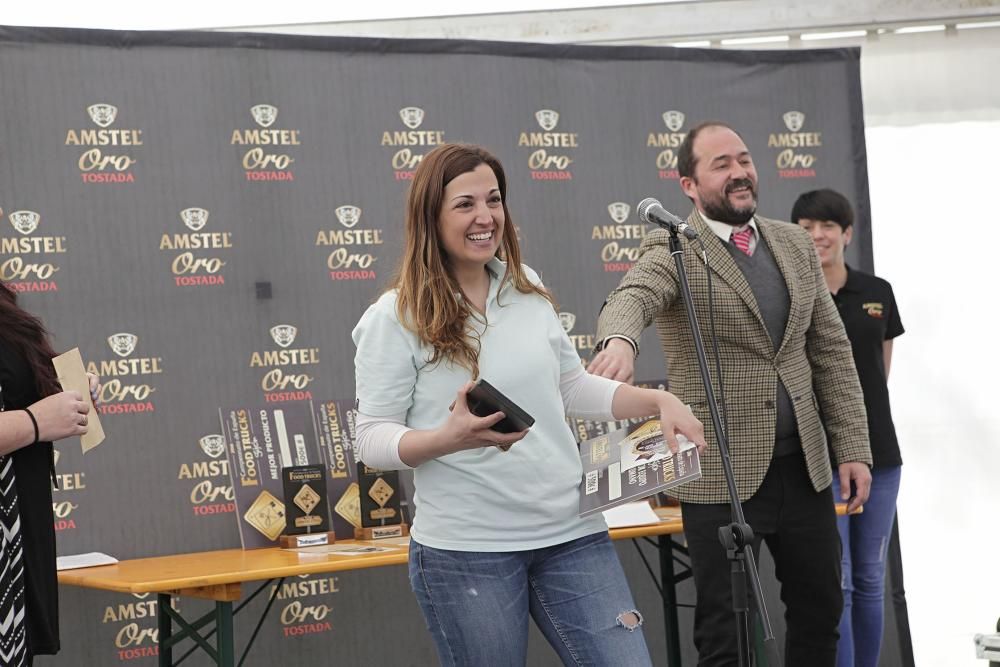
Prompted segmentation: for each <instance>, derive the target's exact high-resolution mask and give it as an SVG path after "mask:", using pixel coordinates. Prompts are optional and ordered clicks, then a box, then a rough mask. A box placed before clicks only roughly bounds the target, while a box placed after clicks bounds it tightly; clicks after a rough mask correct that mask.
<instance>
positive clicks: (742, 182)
mask: <svg viewBox="0 0 1000 667" xmlns="http://www.w3.org/2000/svg"><path fill="white" fill-rule="evenodd" d="M739 188H747V189H748V190H750V192H751V193H753V194H754V195H756V194H757V190H756V188H754V186H753V181H751V180H750V179H749V178H739V179H737V180H735V181H733V182H731V183H730V184H729V185H727V186H726V194H727V195H728V194H730V193H731V192H732V191H733V190H737V189H739Z"/></svg>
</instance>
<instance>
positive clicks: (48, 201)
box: [0, 27, 871, 665]
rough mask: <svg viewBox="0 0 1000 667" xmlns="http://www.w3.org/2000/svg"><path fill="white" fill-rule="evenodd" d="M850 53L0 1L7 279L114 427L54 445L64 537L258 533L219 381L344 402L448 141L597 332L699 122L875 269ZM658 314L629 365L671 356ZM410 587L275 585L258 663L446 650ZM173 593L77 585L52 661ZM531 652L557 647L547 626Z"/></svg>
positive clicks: (124, 647) (398, 575)
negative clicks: (663, 349)
mask: <svg viewBox="0 0 1000 667" xmlns="http://www.w3.org/2000/svg"><path fill="white" fill-rule="evenodd" d="M859 58H860V52H859V51H858V50H856V49H827V50H809V51H769V52H746V51H722V50H699V49H675V48H646V47H591V46H551V45H538V44H512V43H494V42H474V41H446V40H389V39H355V38H320V37H291V36H277V35H262V34H240V33H200V32H150V33H139V32H112V31H80V30H61V29H42V28H38V29H36V28H3V27H0V114H2V116H0V118H2V124H0V209H2V212H3V215H2V217H3V220H2V221H0V225H2V226H0V279H2V280H3V281H4V282H6V283H7V284H8V285H10V286H11V287H12V288H14V289H16V290H17V291H18V292H19V293H20V298H21V300H22V303H23V305H24V306H25V307H26V308H28V309H29V310H30V311H32V312H34V313H36V314H39V315H40V316H42V317H43V319H44V321H45V322H46V324H47V326H48V327H49V328H50V330H51V331H52V332H53V333H54V335H55V342H56V347H57V349H59V350H63V349H67V348H70V347H74V346H78V347H80V349H81V352H82V354H83V357H84V359H85V360H86V361H87V362H88V363H89V364H90V365H91V368H92V369H93V370H95V371H96V372H98V373H100V375H101V376H102V379H103V381H104V390H103V393H102V395H101V398H100V402H99V409H100V411H101V413H102V419H103V422H104V427H105V430H106V432H107V434H108V438H107V440H106V442H105V443H103V444H102V445H101V446H100V447H98V448H96V449H94V450H92V451H90V452H88V453H87V454H86V455H83V454H81V452H80V450H79V448H78V447H76V446H75V445H74V446H71V445H70V443H66V442H64V443H59V444H57V450H58V453H59V460H58V474H59V480H60V490H59V491H57V492H56V493H55V504H54V510H55V517H56V519H55V520H56V527H57V530H58V544H59V546H58V549H59V553H60V554H73V553H80V552H87V551H94V550H97V551H105V552H107V553H110V554H112V555H115V556H117V557H118V558H134V557H141V556H151V555H161V554H169V553H178V552H191V551H201V550H207V549H218V548H227V547H238V546H239V545H240V539H239V534H238V531H237V515H236V512H235V503H234V501H233V498H234V496H233V489H232V484H231V482H230V470H229V466H228V462H227V460H226V456H225V453H224V449H225V447H224V443H223V439H222V435H221V433H222V429H221V426H220V423H219V409H220V407H226V406H234V405H241V406H251V407H253V406H259V407H272V408H273V407H275V406H276V405H278V404H282V403H288V402H308V401H314V402H315V403H316V404H317V405H318V404H321V403H323V402H326V401H337V402H339V403H338V405H343V404H345V403H344V402H347V404H349V402H350V401H352V399H353V393H354V374H353V345H352V343H351V340H350V331H351V329H352V328H353V326H354V324H355V323H356V322H357V320H358V318H359V317H360V315H361V313H362V312H363V310H364V308H365V307H366V306H367V305H368V304H369V303H370V302H372V301H373V300H374V299H375V298H376V297H377V295H378V294H379V293H380V291H381V290H382V289H384V286H385V283H386V280H387V279H388V277H389V275H390V273H391V270H392V268H393V265H394V263H395V260H396V257H397V255H398V252H399V249H400V246H401V239H402V217H403V202H404V197H405V191H406V187H407V185H408V182H409V180H410V179H411V178H412V175H413V170H414V168H415V166H416V164H417V163H418V162H419V160H420V159H421V157H422V156H423V155H424V154H426V153H427V152H428V151H430V150H431V149H433V147H434V146H436V145H438V144H440V143H443V142H447V141H468V142H474V143H479V144H483V145H485V146H487V147H488V148H490V149H491V150H492V151H493V152H495V153H496V154H497V155H498V156H499V157H500V158H501V160H502V161H503V163H504V165H505V167H506V169H507V172H508V179H509V196H508V204H509V207H510V209H511V212H512V218H513V222H514V223H515V224H516V225H517V227H518V230H519V235H520V238H521V243H522V244H523V249H524V257H525V261H526V263H528V264H529V265H531V266H533V267H534V268H535V269H536V270H538V271H539V273H540V274H541V275H542V277H543V279H544V281H545V283H546V285H547V286H548V287H549V288H551V289H552V290H553V291H554V293H555V295H556V297H557V299H558V301H559V303H560V304H561V305H560V308H561V316H562V320H563V324H564V326H565V328H566V329H567V331H568V332H569V335H570V336H571V337H572V339H573V341H574V342H575V343H576V345H577V347H578V348H579V350H580V353H581V355H583V356H587V355H588V354H589V351H590V350H591V348H592V346H593V343H594V340H593V332H594V329H595V325H596V318H597V313H598V310H599V308H600V305H601V303H602V301H603V299H604V297H605V296H606V295H607V293H608V292H609V291H610V290H611V289H612V288H613V287H614V286H615V285H616V284H617V282H618V281H619V279H620V278H621V276H622V275H623V273H624V272H625V271H626V270H627V269H628V268H629V266H630V265H631V263H632V262H633V261H634V260H635V258H636V249H637V247H638V245H639V242H640V241H641V238H642V236H643V234H644V233H645V232H646V231H647V228H646V227H644V226H642V225H640V223H639V222H638V220H637V218H636V216H635V213H634V208H635V204H636V202H638V201H639V200H641V199H642V198H644V197H647V196H654V197H657V198H659V199H660V200H661V201H663V203H664V205H665V206H666V208H668V209H670V210H672V211H674V212H675V213H677V214H679V215H682V216H683V215H686V214H687V212H688V211H689V209H690V202H688V201H687V200H686V198H685V197H684V196H683V195H682V193H681V191H680V187H679V185H678V184H677V178H678V177H677V171H676V153H677V149H678V147H679V145H680V142H681V140H682V139H683V137H684V134H685V132H686V131H687V129H688V128H689V127H691V126H693V125H694V124H696V123H698V122H699V121H701V120H706V119H718V120H722V121H726V122H728V123H731V124H732V125H734V126H735V127H736V128H737V129H738V130H739V131H740V132H741V134H742V135H743V137H744V138H745V140H746V142H747V144H748V146H749V147H750V149H751V151H752V153H753V156H754V159H755V161H756V163H757V167H758V171H759V177H760V209H759V210H760V212H761V214H763V215H765V216H768V217H773V218H780V219H787V217H788V214H789V211H790V209H791V205H792V202H793V201H794V199H795V197H796V196H798V194H800V193H801V192H803V191H805V190H809V189H813V188H817V187H833V188H835V189H837V190H840V191H841V192H844V193H845V194H846V195H847V196H848V197H849V198H850V199H851V200H852V201H853V202H854V203H855V205H856V209H857V218H858V220H857V225H856V230H855V236H854V239H855V242H854V244H853V245H852V246H851V248H850V257H849V261H852V262H853V263H854V264H856V265H858V266H861V267H862V268H870V267H871V234H870V220H869V206H868V186H867V170H866V165H865V143H864V127H863V120H862V103H861V93H860V78H859ZM647 338H648V340H644V344H643V349H644V353H643V355H642V356H641V358H640V364H639V366H638V373H637V375H638V377H639V378H640V379H651V378H662V377H664V376H665V373H666V371H665V369H664V368H663V361H662V358H661V355H660V354H659V352H658V348H659V346H658V344H657V342H656V341H655V338H654V337H653V335H652V334H651V333H650V334H648V336H647ZM347 412H349V411H347ZM343 421H344V422H350V423H353V419H352V416H351V415H349V414H347V415H344V416H343ZM344 437H345V438H347V441H348V442H349V441H350V434H349V433H348V432H347V429H345V435H344ZM334 501H336V499H333V501H332V502H334ZM626 566H627V567H628V568H630V569H631V568H632V565H630V564H629V563H626ZM636 574H637V575H638V574H639V573H636ZM633 581H634V583H633V587H634V588H638V587H640V585H639V584H638V583H637V580H636V579H633ZM408 589H409V586H408V582H407V580H406V573H405V571H404V569H403V568H384V569H383V570H380V571H373V572H358V573H351V574H344V575H340V576H334V577H331V576H326V577H322V576H317V577H306V578H300V579H296V580H295V581H294V582H291V583H286V584H285V585H284V587H283V589H282V590H281V591H280V598H281V599H280V600H279V602H278V604H276V609H275V610H274V611H273V612H272V615H271V617H270V619H269V621H268V622H267V624H266V625H265V627H264V630H263V632H262V636H261V637H260V638H259V639H258V645H257V646H256V647H255V653H254V656H253V658H252V659H251V663H252V664H272V663H276V662H278V661H281V660H283V661H286V662H291V663H294V664H315V663H320V662H324V661H326V660H329V659H330V657H331V647H333V651H334V652H333V654H332V655H333V658H334V660H336V662H338V663H340V664H368V663H379V664H392V665H402V664H414V665H421V664H430V663H433V661H434V654H433V649H432V647H431V644H430V641H429V639H428V638H427V637H426V632H425V630H424V628H423V622H422V619H421V618H420V616H419V613H418V611H417V609H416V605H415V604H414V603H413V601H412V599H411V597H412V596H411V593H410V592H409V590H408ZM639 597H640V599H646V598H643V597H642V595H639ZM155 604H156V602H155V596H148V597H145V598H142V599H139V598H136V597H134V596H127V595H115V594H101V593H98V592H96V591H80V590H77V589H66V588H64V589H62V612H61V617H62V627H63V632H62V634H63V646H64V650H63V653H62V654H61V655H60V656H59V657H58V658H56V659H54V660H52V661H51V662H48V661H46V662H44V664H67V665H68V664H87V665H98V664H117V663H118V662H121V661H126V662H135V663H137V664H150V663H152V661H153V660H154V658H153V657H151V656H153V655H155V653H156V643H155V637H156V624H155V619H154V617H153V615H152V614H153V611H154V609H155ZM177 604H180V605H187V606H191V607H197V606H198V605H199V603H198V602H192V601H190V600H186V599H185V600H179V601H178V602H177ZM204 604H207V603H204ZM648 606H649V607H653V609H651V610H649V617H648V619H647V628H652V627H656V620H655V619H656V616H655V613H656V609H655V606H656V605H655V604H653V603H650V604H649V605H648ZM246 625H249V624H247V623H244V624H238V636H242V637H244V638H245V637H246V635H247V633H248V632H249V628H247V627H245V626H246ZM387 634H394V635H397V636H401V637H405V638H406V640H405V641H398V642H387V641H384V637H385V636H386V635H387ZM657 635H658V633H656V632H651V631H648V630H647V636H648V637H649V639H650V645H651V647H652V649H653V651H654V654H657V653H659V657H658V661H660V662H662V651H663V649H662V646H663V644H662V638H661V637H659V636H657ZM532 656H533V657H532V662H533V664H536V663H537V662H538V661H540V662H544V661H552V660H554V657H553V656H552V655H551V654H550V653H548V652H547V651H546V650H544V649H543V650H541V651H539V650H538V642H537V641H535V643H534V644H533V648H532ZM536 656H537V657H536ZM195 662H196V664H200V663H197V661H195Z"/></svg>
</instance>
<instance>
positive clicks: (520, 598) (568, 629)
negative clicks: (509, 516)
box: [410, 532, 652, 667]
mask: <svg viewBox="0 0 1000 667" xmlns="http://www.w3.org/2000/svg"><path fill="white" fill-rule="evenodd" d="M410 585H411V586H412V587H413V592H414V593H415V594H416V596H417V602H418V603H419V604H420V608H421V610H422V611H423V613H424V619H425V620H426V621H427V628H428V629H429V630H430V632H431V635H432V636H433V638H434V643H435V646H436V647H437V652H438V657H439V659H440V660H441V664H442V665H443V666H446V667H453V666H456V667H457V666H466V665H490V667H507V666H510V667H522V666H523V665H524V664H525V662H526V660H527V654H528V615H529V614H530V615H531V618H533V619H534V620H535V624H536V625H537V626H538V628H539V629H540V630H541V631H542V634H543V635H544V636H545V638H546V640H548V642H549V644H551V645H552V647H553V648H554V649H555V650H556V652H557V653H558V654H559V657H560V658H561V659H562V662H563V664H565V665H630V666H636V667H639V666H643V665H652V662H651V661H650V657H649V651H648V649H647V648H646V641H645V639H644V638H643V635H642V628H641V627H640V625H641V616H639V614H638V612H636V610H635V603H634V602H633V601H632V594H631V592H630V591H629V588H628V582H627V581H626V579H625V573H624V572H623V571H622V567H621V563H620V562H619V561H618V554H617V553H616V552H615V548H614V546H613V545H612V544H611V540H610V539H609V537H608V534H607V533H606V532H601V533H594V534H593V535H587V536H586V537H581V538H579V539H576V540H572V541H570V542H566V543H564V544H557V545H555V546H551V547H546V548H543V549H532V550H528V551H508V552H496V553H494V552H483V551H449V550H443V549H433V548H431V547H426V546H423V545H420V544H418V543H417V542H415V541H411V542H410Z"/></svg>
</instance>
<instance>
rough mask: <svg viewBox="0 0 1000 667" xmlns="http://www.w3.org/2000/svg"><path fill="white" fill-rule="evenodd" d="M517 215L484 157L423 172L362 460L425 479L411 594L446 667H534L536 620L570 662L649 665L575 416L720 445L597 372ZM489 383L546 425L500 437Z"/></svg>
mask: <svg viewBox="0 0 1000 667" xmlns="http://www.w3.org/2000/svg"><path fill="white" fill-rule="evenodd" d="M506 200H507V179H506V176H505V174H504V170H503V167H502V166H501V165H500V162H499V161H498V160H497V159H496V158H495V157H494V156H493V155H492V154H490V153H489V152H487V151H486V150H484V149H482V148H480V147H478V146H469V145H460V144H446V145H444V146H440V147H438V148H436V149H435V150H433V151H431V152H430V153H428V154H427V156H426V157H424V159H423V160H422V161H421V162H420V164H419V166H418V167H417V169H416V172H415V173H414V178H413V184H412V186H411V187H410V192H409V195H408V199H407V216H406V244H405V247H404V250H403V257H402V260H401V264H400V268H399V270H398V272H397V275H396V279H395V288H394V289H393V290H391V291H389V292H386V293H385V294H383V295H382V296H381V297H380V298H379V299H378V301H377V302H376V303H375V304H373V305H372V306H371V307H370V308H369V309H368V310H367V311H366V312H365V314H364V316H362V318H361V321H360V322H358V325H357V327H356V328H355V329H354V332H353V337H354V342H355V344H356V345H357V353H356V355H355V358H354V364H355V371H356V383H357V397H358V415H357V419H356V422H355V426H356V430H357V441H356V446H357V451H358V456H359V458H361V459H362V460H363V461H364V462H365V463H366V464H367V465H369V466H371V467H374V468H380V469H406V468H413V469H414V473H413V480H414V486H415V488H416V493H415V495H414V498H413V500H414V505H415V506H416V515H415V517H414V521H413V529H412V532H411V534H412V542H411V545H410V583H411V585H412V587H413V591H414V593H415V594H416V597H417V601H418V603H419V604H420V607H421V609H422V610H423V612H424V616H425V618H426V620H427V625H428V628H429V629H430V631H431V634H432V636H433V638H434V641H435V644H436V645H437V649H438V655H439V657H440V659H441V662H442V664H444V665H485V664H504V665H517V664H523V663H524V661H525V658H526V652H527V639H528V622H527V619H528V617H529V615H530V616H531V617H532V618H533V619H534V620H535V622H536V624H537V625H538V627H539V629H541V631H542V632H543V634H544V635H545V636H546V638H547V639H548V641H549V643H550V644H551V645H552V647H553V648H554V649H555V650H556V652H557V653H558V654H559V656H560V657H561V658H562V660H563V662H565V663H567V664H574V663H577V662H578V661H581V660H582V661H585V662H587V663H589V664H627V665H636V666H641V665H648V664H650V659H649V653H648V651H647V649H646V644H645V640H644V639H643V635H642V632H641V630H639V628H640V626H641V624H642V618H641V616H640V615H639V613H638V611H636V610H635V609H634V606H635V603H634V602H633V600H632V596H631V593H630V592H629V590H628V584H627V582H626V581H625V576H624V573H623V572H622V569H621V565H620V563H619V562H618V558H617V555H616V554H615V551H614V548H613V547H612V545H611V543H610V541H609V539H608V535H607V526H606V525H605V523H604V521H603V519H602V517H601V516H600V515H597V516H590V517H586V518H580V516H579V507H580V490H579V489H580V481H581V475H582V469H581V468H582V466H581V463H580V455H579V451H578V450H577V446H576V441H575V439H574V437H573V434H572V432H571V431H570V429H569V428H568V427H567V424H566V417H567V415H573V416H586V417H588V418H592V419H599V420H607V419H623V418H628V417H639V416H649V415H653V414H657V413H659V415H660V420H661V423H662V424H664V425H665V426H664V432H665V433H668V434H670V435H669V436H668V439H670V440H673V434H674V433H675V432H680V433H683V434H684V435H686V436H688V437H689V438H690V439H691V440H693V441H694V442H696V443H699V444H701V445H703V444H704V437H703V434H702V427H701V423H700V422H698V420H697V419H695V418H694V417H693V416H692V415H691V413H690V411H689V410H687V408H685V407H684V406H683V405H682V404H681V403H680V401H678V400H677V399H676V397H674V396H673V395H672V394H669V393H667V392H664V391H658V390H652V389H639V388H636V387H630V386H627V385H623V384H620V383H618V382H615V381H612V380H606V379H604V378H599V377H596V376H592V375H587V374H586V373H585V372H584V370H583V367H582V365H581V362H580V357H579V356H578V355H577V352H576V348H575V347H574V346H573V344H572V343H571V342H570V340H569V337H568V336H567V335H566V331H565V330H564V329H563V326H562V324H561V323H560V321H559V315H558V313H557V312H556V309H555V308H554V307H553V304H552V298H551V297H550V295H549V293H548V291H547V290H546V289H545V288H544V287H543V286H542V284H541V281H540V280H539V279H538V276H537V274H535V272H534V271H532V270H531V269H530V268H528V267H527V266H523V265H522V264H521V262H520V249H519V247H518V242H517V236H516V234H515V233H514V226H513V224H512V222H511V218H510V212H509V210H508V208H507V201H506ZM476 378H481V379H486V380H488V381H489V383H490V384H491V385H493V386H494V387H496V388H497V389H498V390H499V391H500V392H501V393H503V394H504V395H505V396H506V397H507V398H509V399H510V400H511V401H512V402H513V403H515V404H517V405H519V406H521V407H522V408H523V409H524V410H525V411H527V412H528V413H530V414H531V415H532V417H534V419H535V421H534V423H533V424H532V425H531V427H530V428H528V429H526V430H524V431H520V432H515V433H501V432H499V431H498V430H494V428H493V427H494V426H495V425H497V424H498V423H499V422H500V420H501V419H503V418H504V417H505V415H504V414H503V413H502V412H496V413H494V414H492V415H488V416H486V417H479V416H476V415H474V414H472V413H471V412H470V410H469V406H468V401H467V394H468V392H469V390H470V388H471V387H472V386H473V383H472V382H471V380H473V379H476ZM672 446H673V447H676V442H675V441H674V442H672ZM498 575H500V576H498ZM543 601H544V607H543ZM637 630H639V631H637ZM570 647H572V649H571V648H570Z"/></svg>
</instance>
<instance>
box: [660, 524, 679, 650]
mask: <svg viewBox="0 0 1000 667" xmlns="http://www.w3.org/2000/svg"><path fill="white" fill-rule="evenodd" d="M657 539H658V541H659V549H658V551H659V552H660V589H661V590H662V591H663V625H664V629H665V630H666V637H667V664H668V665H670V667H680V666H681V637H680V629H679V628H678V620H677V589H676V588H675V584H676V582H677V579H676V578H675V577H674V538H673V537H672V536H670V535H660V536H659V537H658V538H657Z"/></svg>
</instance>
